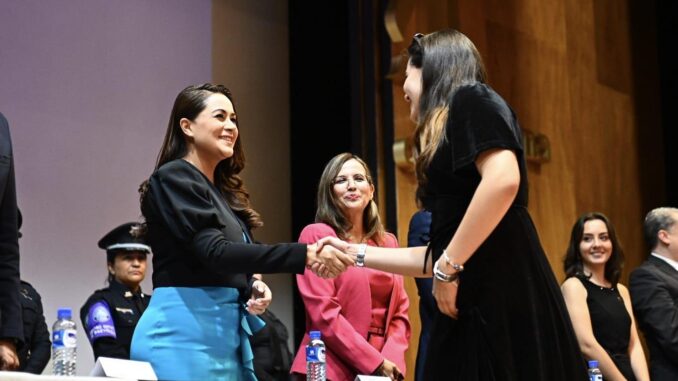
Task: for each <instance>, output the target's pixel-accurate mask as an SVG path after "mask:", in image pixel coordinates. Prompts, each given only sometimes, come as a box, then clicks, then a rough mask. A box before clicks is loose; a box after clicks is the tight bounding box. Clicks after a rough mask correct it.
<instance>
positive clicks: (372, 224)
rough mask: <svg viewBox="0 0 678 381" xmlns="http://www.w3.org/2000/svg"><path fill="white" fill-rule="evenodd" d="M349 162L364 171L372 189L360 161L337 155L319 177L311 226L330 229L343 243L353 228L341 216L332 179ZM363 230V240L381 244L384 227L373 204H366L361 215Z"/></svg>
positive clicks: (369, 180)
mask: <svg viewBox="0 0 678 381" xmlns="http://www.w3.org/2000/svg"><path fill="white" fill-rule="evenodd" d="M349 160H355V161H357V162H358V163H360V165H362V166H363V168H365V175H366V178H367V182H368V183H369V184H370V185H372V186H374V182H373V180H372V174H371V173H370V169H369V168H368V167H367V164H366V163H365V162H364V161H363V160H362V159H361V158H359V157H358V156H356V155H354V154H352V153H348V152H345V153H340V154H339V155H337V156H335V157H333V158H332V159H331V160H330V161H329V162H328V163H327V165H326V166H325V169H324V170H323V173H322V175H321V176H320V182H319V184H318V200H317V202H318V209H317V210H316V213H315V222H322V223H325V224H327V225H330V226H331V227H332V228H333V229H334V231H335V232H336V233H337V236H338V237H339V238H341V239H343V240H346V239H348V232H349V231H350V230H351V228H352V227H353V226H352V225H351V222H350V221H349V220H348V219H347V218H346V216H344V214H343V213H342V211H341V207H340V203H339V201H338V200H337V196H336V195H335V194H334V179H336V177H337V175H338V174H339V172H340V171H341V167H342V166H343V165H344V164H345V163H346V162H347V161H349ZM363 229H364V230H365V238H366V239H371V240H373V241H374V242H375V243H377V244H378V245H381V244H383V243H384V234H385V231H384V226H383V225H382V224H381V218H380V217H379V209H378V208H377V203H376V202H374V200H370V203H369V204H368V205H367V207H366V208H365V210H364V211H363Z"/></svg>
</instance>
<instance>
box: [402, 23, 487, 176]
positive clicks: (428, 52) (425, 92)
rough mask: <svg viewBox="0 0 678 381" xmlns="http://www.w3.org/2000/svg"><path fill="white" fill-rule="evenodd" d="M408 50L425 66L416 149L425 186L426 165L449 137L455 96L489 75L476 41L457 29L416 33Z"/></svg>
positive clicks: (411, 58)
mask: <svg viewBox="0 0 678 381" xmlns="http://www.w3.org/2000/svg"><path fill="white" fill-rule="evenodd" d="M407 53H408V55H409V63H410V64H411V65H412V66H414V67H416V68H418V69H421V82H422V83H421V85H422V86H421V96H420V98H419V120H418V121H417V128H416V130H415V132H414V141H415V145H414V146H415V147H414V149H415V156H416V172H417V179H418V181H419V186H420V187H422V186H423V185H424V184H425V183H426V176H425V170H426V167H428V165H429V164H430V163H431V159H432V158H433V155H434V154H435V153H436V151H437V150H438V147H439V146H440V144H441V143H442V142H443V141H444V139H445V125H446V123H447V120H448V118H449V117H450V109H449V105H450V102H451V100H452V97H453V96H454V94H455V93H456V91H457V90H458V89H459V87H461V86H465V85H472V84H475V83H484V82H485V78H486V74H485V67H484V65H483V61H482V58H481V57H480V53H478V50H477V49H476V47H475V45H473V42H471V40H469V38H468V37H466V36H465V35H464V34H463V33H461V32H459V31H457V30H454V29H446V30H441V31H438V32H434V33H431V34H427V35H422V34H417V35H415V37H414V39H413V40H412V43H411V44H410V46H409V48H408V49H407Z"/></svg>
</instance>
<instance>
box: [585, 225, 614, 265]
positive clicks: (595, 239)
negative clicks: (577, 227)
mask: <svg viewBox="0 0 678 381" xmlns="http://www.w3.org/2000/svg"><path fill="white" fill-rule="evenodd" d="M613 249H614V247H613V245H612V241H611V240H610V234H609V232H608V229H607V225H606V224H605V221H602V220H589V221H586V222H585V223H584V231H583V234H582V237H581V241H580V242H579V254H580V255H581V258H582V262H583V264H584V267H585V268H589V269H590V268H593V267H598V266H605V264H606V263H607V261H608V260H609V259H610V256H612V251H613Z"/></svg>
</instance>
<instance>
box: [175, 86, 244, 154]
mask: <svg viewBox="0 0 678 381" xmlns="http://www.w3.org/2000/svg"><path fill="white" fill-rule="evenodd" d="M179 123H180V125H181V130H182V131H183V133H184V134H185V135H186V136H187V137H188V141H189V144H190V145H192V147H193V149H194V150H195V151H196V152H197V154H198V155H199V156H201V157H203V158H206V159H209V160H210V161H215V162H217V163H218V162H220V161H221V160H224V159H228V158H230V157H231V156H233V148H234V146H235V142H236V140H237V139H238V125H237V117H236V114H235V110H234V108H233V103H232V102H231V100H230V99H228V97H226V96H225V95H224V94H221V93H214V94H212V95H210V96H209V97H208V98H207V99H205V108H204V109H203V110H202V111H201V112H200V114H198V116H196V117H195V119H194V120H189V119H187V118H182V119H181V120H180V121H179Z"/></svg>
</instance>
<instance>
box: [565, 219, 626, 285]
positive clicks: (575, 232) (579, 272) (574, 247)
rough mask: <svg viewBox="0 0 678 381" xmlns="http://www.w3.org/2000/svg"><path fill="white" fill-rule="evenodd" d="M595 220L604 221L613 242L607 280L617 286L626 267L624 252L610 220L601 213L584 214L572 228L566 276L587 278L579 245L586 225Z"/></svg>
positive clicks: (606, 267)
mask: <svg viewBox="0 0 678 381" xmlns="http://www.w3.org/2000/svg"><path fill="white" fill-rule="evenodd" d="M593 220H600V221H603V222H604V223H605V226H606V227H607V234H608V235H609V236H610V242H612V254H611V255H610V259H608V261H607V263H605V279H606V280H607V281H608V282H610V283H612V286H616V285H617V283H618V282H619V278H620V277H621V272H622V267H623V265H624V250H622V247H621V244H620V243H619V239H618V238H617V232H616V230H615V229H614V226H612V223H611V222H610V219H609V218H607V216H606V215H604V214H603V213H599V212H590V213H585V214H582V215H581V216H580V217H579V218H578V219H577V221H576V222H575V223H574V226H572V233H571V234H570V244H569V245H568V247H567V252H566V253H565V260H564V261H563V262H564V263H563V264H564V267H565V276H566V277H567V278H570V277H573V276H587V275H586V274H584V260H583V259H582V257H581V250H579V243H580V242H581V239H582V237H583V236H584V225H585V224H586V223H587V222H589V221H593ZM588 276H590V275H588Z"/></svg>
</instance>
